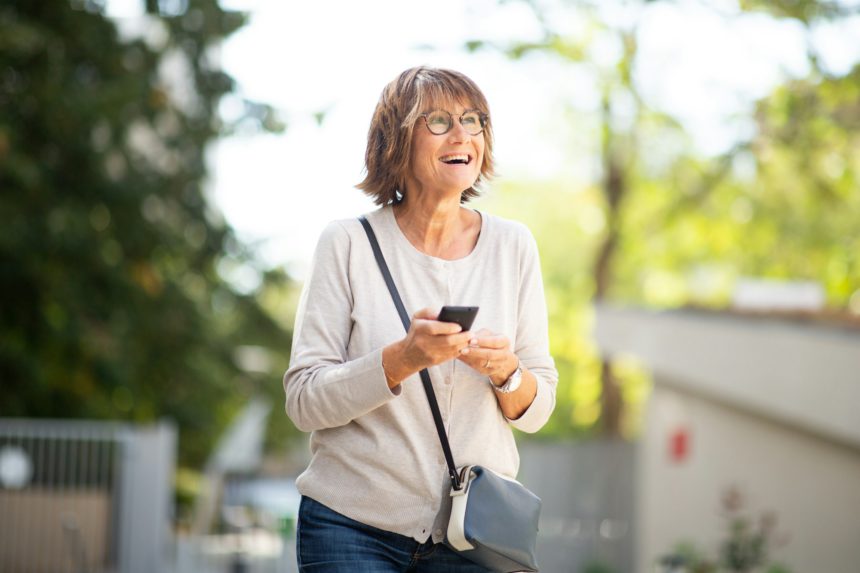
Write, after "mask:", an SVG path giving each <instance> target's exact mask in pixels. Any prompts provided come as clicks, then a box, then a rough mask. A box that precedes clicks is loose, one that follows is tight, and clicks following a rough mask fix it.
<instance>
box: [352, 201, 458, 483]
mask: <svg viewBox="0 0 860 573" xmlns="http://www.w3.org/2000/svg"><path fill="white" fill-rule="evenodd" d="M358 220H359V221H361V225H362V227H364V232H365V233H367V238H368V240H369V241H370V247H371V248H372V249H373V256H374V258H376V264H377V265H379V270H380V271H382V277H383V278H384V279H385V285H386V286H387V287H388V292H390V293H391V298H392V300H394V306H396V307H397V312H398V314H400V321H401V322H403V328H405V329H406V331H407V332H408V331H409V326H410V325H411V324H412V322H411V321H410V320H409V313H407V312H406V307H405V306H403V301H402V300H401V299H400V293H399V292H398V291H397V285H395V284H394V279H393V278H392V277H391V272H390V271H389V270H388V264H387V263H386V262H385V257H383V256H382V250H381V249H380V248H379V242H378V241H377V240H376V233H374V232H373V227H371V226H370V223H369V222H368V220H367V219H366V218H365V217H364V215H362V216H361V217H359V218H358ZM419 375H420V376H421V382H422V383H423V384H424V392H425V393H426V394H427V401H428V402H429V403H430V411H431V412H433V421H434V422H435V423H436V433H438V434H439V442H441V443H442V451H443V452H444V453H445V461H446V462H447V463H448V475H449V476H450V477H451V484H452V485H453V487H454V489H457V490H459V489H460V488H461V485H460V476H459V475H458V474H457V469H456V466H455V465H454V456H453V455H452V454H451V446H450V444H449V443H448V435H447V434H446V433H445V425H444V424H443V423H442V414H441V412H439V404H438V403H437V402H436V393H435V392H433V383H432V382H431V381H430V373H429V372H427V369H426V368H425V369H423V370H422V371H421V372H420V373H419Z"/></svg>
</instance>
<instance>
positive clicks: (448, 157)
mask: <svg viewBox="0 0 860 573" xmlns="http://www.w3.org/2000/svg"><path fill="white" fill-rule="evenodd" d="M439 159H440V161H443V162H445V163H453V162H455V161H462V162H463V163H468V162H469V156H468V155H466V154H456V155H445V156H443V157H440V158H439Z"/></svg>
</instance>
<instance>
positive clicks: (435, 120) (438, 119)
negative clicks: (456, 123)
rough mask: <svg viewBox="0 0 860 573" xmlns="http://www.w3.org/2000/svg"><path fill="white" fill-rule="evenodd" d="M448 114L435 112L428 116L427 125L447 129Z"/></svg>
mask: <svg viewBox="0 0 860 573" xmlns="http://www.w3.org/2000/svg"><path fill="white" fill-rule="evenodd" d="M448 122H449V119H448V114H446V113H443V112H441V111H434V112H433V113H431V114H430V115H428V116H427V123H428V124H430V125H431V126H440V127H443V126H444V127H447V126H448Z"/></svg>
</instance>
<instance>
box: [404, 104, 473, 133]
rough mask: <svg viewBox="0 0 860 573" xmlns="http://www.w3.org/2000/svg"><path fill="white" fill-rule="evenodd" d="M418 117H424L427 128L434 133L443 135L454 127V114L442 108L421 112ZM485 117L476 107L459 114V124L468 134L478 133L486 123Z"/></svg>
mask: <svg viewBox="0 0 860 573" xmlns="http://www.w3.org/2000/svg"><path fill="white" fill-rule="evenodd" d="M419 117H423V118H424V123H426V124H427V129H429V130H430V133H432V134H434V135H444V134H446V133H448V132H449V131H451V128H452V127H454V116H452V115H451V114H450V113H448V112H447V111H445V110H444V109H439V110H435V111H431V112H429V113H422V114H421V115H420V116H419ZM487 119H488V116H487V114H485V113H482V112H480V111H478V110H476V109H469V110H466V111H464V112H463V113H462V114H461V115H460V116H459V120H460V125H462V126H463V129H465V130H466V133H468V134H469V135H478V134H479V133H481V132H482V131H484V127H486V125H487Z"/></svg>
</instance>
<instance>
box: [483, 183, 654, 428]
mask: <svg viewBox="0 0 860 573" xmlns="http://www.w3.org/2000/svg"><path fill="white" fill-rule="evenodd" d="M476 207H477V208H478V209H486V210H488V211H491V212H493V213H496V214H498V215H501V216H503V217H509V218H513V219H517V220H520V221H523V222H525V223H526V224H527V225H528V226H529V228H530V229H531V231H532V233H533V234H534V236H535V240H536V241H537V243H538V249H539V250H540V254H541V268H542V272H543V281H544V290H545V293H546V300H547V310H548V313H549V335H550V344H551V348H550V351H551V353H552V355H553V358H554V359H555V364H556V367H557V368H558V371H559V379H560V380H561V382H562V383H561V384H560V385H559V388H558V394H557V402H556V408H555V411H554V412H553V414H552V417H551V418H550V421H549V422H548V423H547V425H546V426H545V427H544V428H543V429H542V430H541V432H540V434H538V435H537V437H538V438H547V439H552V438H557V437H565V436H571V435H589V434H591V433H593V432H594V431H595V430H596V429H597V427H596V424H597V422H598V420H599V418H600V414H601V404H600V393H601V380H600V368H601V363H600V356H599V353H598V349H597V347H596V345H595V344H594V342H593V340H592V338H591V331H592V329H593V327H594V312H593V309H592V306H591V297H592V294H593V292H594V281H593V279H592V274H591V272H592V260H593V254H594V252H595V250H596V249H597V246H598V245H599V241H600V239H601V237H602V234H603V232H604V230H605V224H606V220H605V216H604V214H603V210H602V207H601V199H600V192H599V191H598V190H597V189H593V188H592V189H583V190H574V189H572V188H571V187H570V186H568V185H565V184H562V183H552V184H548V183H532V184H526V183H523V182H509V183H506V184H503V185H501V186H500V187H499V188H498V189H496V190H494V191H493V192H491V193H490V194H488V195H487V196H485V197H482V198H481V199H480V200H479V201H478V202H477V204H476ZM613 368H614V374H615V376H616V377H617V378H618V379H619V381H620V383H621V392H622V396H623V397H624V399H625V403H626V405H627V408H626V411H625V413H624V417H623V419H622V433H623V435H625V436H628V437H633V436H635V435H636V434H637V433H638V431H639V424H640V423H641V410H642V407H643V406H644V403H645V399H646V398H647V395H648V392H649V389H650V381H649V379H648V378H647V376H645V375H644V374H643V372H642V369H641V368H639V367H638V365H637V364H636V363H635V362H633V361H632V360H630V359H623V360H619V361H618V362H617V363H616V364H614V365H613Z"/></svg>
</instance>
